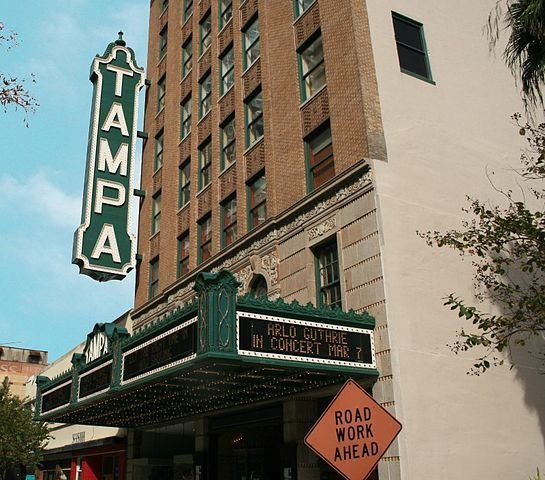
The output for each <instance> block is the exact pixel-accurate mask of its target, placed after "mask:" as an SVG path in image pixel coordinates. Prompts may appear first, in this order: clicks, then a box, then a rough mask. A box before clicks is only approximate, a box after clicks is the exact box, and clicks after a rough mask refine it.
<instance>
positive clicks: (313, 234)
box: [307, 217, 337, 241]
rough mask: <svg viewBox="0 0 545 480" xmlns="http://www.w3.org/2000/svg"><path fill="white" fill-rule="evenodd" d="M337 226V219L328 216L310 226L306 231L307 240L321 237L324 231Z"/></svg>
mask: <svg viewBox="0 0 545 480" xmlns="http://www.w3.org/2000/svg"><path fill="white" fill-rule="evenodd" d="M336 226H337V221H336V219H335V217H330V218H328V219H327V220H325V221H324V222H322V223H320V225H317V226H316V227H313V228H311V229H310V230H308V231H307V237H308V240H309V241H310V240H314V239H315V238H318V237H321V236H322V235H323V234H324V233H327V232H330V231H331V230H333V229H334V228H335V227H336Z"/></svg>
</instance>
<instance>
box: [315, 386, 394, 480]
mask: <svg viewBox="0 0 545 480" xmlns="http://www.w3.org/2000/svg"><path fill="white" fill-rule="evenodd" d="M400 431H401V423H399V422H398V421H397V420H396V419H395V418H394V417H393V416H392V415H390V413H389V412H388V411H386V410H385V409H384V408H383V407H382V406H381V405H379V404H378V403H377V402H376V401H375V400H374V399H373V397H371V395H369V394H368V393H367V392H366V391H365V390H364V389H363V388H362V387H361V386H360V385H359V384H357V383H356V382H354V381H353V380H348V381H347V382H346V383H345V384H344V386H343V387H342V388H341V390H340V391H339V393H337V395H336V396H335V398H334V399H333V400H332V401H331V403H330V404H329V405H328V407H327V408H326V410H325V411H324V413H323V414H322V416H321V417H320V418H319V419H318V421H317V422H316V423H315V424H314V426H313V427H312V428H311V430H310V432H308V434H307V436H306V437H305V443H306V444H307V446H309V447H310V448H311V449H312V450H314V452H315V453H316V454H318V455H319V456H320V457H322V458H323V459H324V460H325V461H326V462H327V463H329V465H331V466H332V467H333V468H334V469H335V470H337V472H339V473H340V474H341V475H342V476H343V477H344V478H346V479H347V480H364V479H366V478H367V477H368V476H369V475H370V474H371V473H372V471H373V469H374V468H375V466H376V465H377V463H378V461H379V460H380V459H381V457H382V456H383V455H384V453H385V452H386V450H388V447H389V446H390V445H391V443H392V442H393V441H394V439H395V438H396V437H397V435H398V433H399V432H400Z"/></svg>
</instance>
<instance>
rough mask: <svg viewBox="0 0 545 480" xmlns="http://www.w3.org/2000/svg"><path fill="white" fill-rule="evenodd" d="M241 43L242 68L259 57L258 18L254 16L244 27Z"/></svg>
mask: <svg viewBox="0 0 545 480" xmlns="http://www.w3.org/2000/svg"><path fill="white" fill-rule="evenodd" d="M242 43H243V47H244V58H243V63H244V68H245V69H246V68H248V67H249V66H250V65H251V64H252V63H254V62H255V61H256V60H257V58H258V57H259V54H260V50H259V18H257V17H256V18H255V20H253V21H252V22H251V23H250V24H249V25H248V27H246V28H245V29H244V32H243V37H242Z"/></svg>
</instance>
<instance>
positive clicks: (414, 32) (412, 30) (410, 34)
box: [394, 17, 424, 51]
mask: <svg viewBox="0 0 545 480" xmlns="http://www.w3.org/2000/svg"><path fill="white" fill-rule="evenodd" d="M420 29H421V27H420V26H419V25H415V24H412V23H409V22H407V21H404V20H402V19H400V18H395V17H394V31H395V37H396V40H397V41H398V42H401V43H404V44H405V45H408V46H410V47H413V48H415V49H417V50H420V51H423V50H424V48H423V45H422V37H421V36H420Z"/></svg>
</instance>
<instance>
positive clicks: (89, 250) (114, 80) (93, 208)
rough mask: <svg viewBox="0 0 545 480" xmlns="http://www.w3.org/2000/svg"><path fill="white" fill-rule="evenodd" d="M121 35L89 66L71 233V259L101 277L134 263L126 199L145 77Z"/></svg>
mask: <svg viewBox="0 0 545 480" xmlns="http://www.w3.org/2000/svg"><path fill="white" fill-rule="evenodd" d="M121 37H122V32H120V34H119V39H118V40H116V41H115V42H113V43H110V44H109V45H108V47H107V48H106V52H105V53H104V55H103V56H99V55H97V56H96V57H95V59H94V61H93V64H92V66H91V77H90V79H91V82H93V85H94V89H93V106H92V110H91V123H90V126H89V144H88V149H87V167H86V175H85V188H84V197H83V208H82V214H81V225H80V226H79V227H78V229H77V230H76V232H75V234H74V253H73V257H72V258H73V260H72V263H75V264H76V265H78V266H79V268H80V273H83V274H85V275H89V276H90V277H91V278H93V279H95V280H99V281H104V280H111V279H122V278H124V277H125V276H126V275H127V273H128V272H129V271H130V270H132V269H133V268H134V267H135V265H136V239H135V238H134V235H133V234H132V233H130V231H129V225H130V198H131V196H132V194H133V165H134V159H135V153H136V137H137V116H138V92H139V90H140V89H141V88H142V86H143V85H144V80H145V79H144V71H143V70H142V69H141V68H140V67H138V65H137V64H136V61H135V58H134V52H133V51H132V49H130V48H128V47H126V44H125V41H124V40H123V39H122V38H121Z"/></svg>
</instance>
